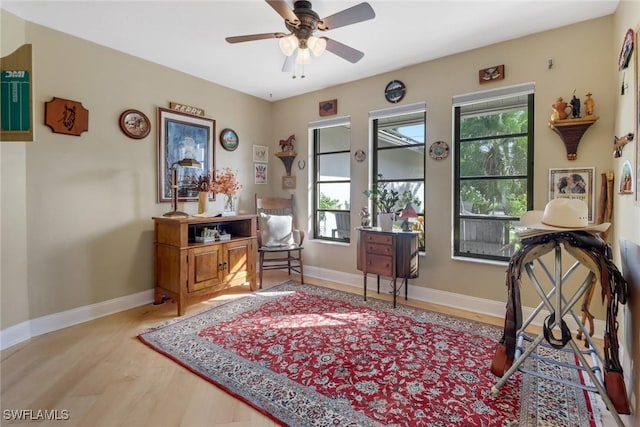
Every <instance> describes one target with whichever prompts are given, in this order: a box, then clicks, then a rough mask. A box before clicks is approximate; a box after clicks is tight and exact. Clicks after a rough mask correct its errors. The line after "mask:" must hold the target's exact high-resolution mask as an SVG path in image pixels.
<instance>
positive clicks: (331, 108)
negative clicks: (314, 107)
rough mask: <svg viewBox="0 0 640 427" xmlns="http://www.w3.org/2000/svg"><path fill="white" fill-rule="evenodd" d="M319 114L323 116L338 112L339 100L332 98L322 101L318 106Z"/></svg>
mask: <svg viewBox="0 0 640 427" xmlns="http://www.w3.org/2000/svg"><path fill="white" fill-rule="evenodd" d="M318 114H319V115H320V116H321V117H324V116H334V115H336V114H338V100H337V99H331V100H329V101H322V102H320V105H319V106H318Z"/></svg>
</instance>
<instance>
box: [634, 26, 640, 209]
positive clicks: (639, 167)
mask: <svg viewBox="0 0 640 427" xmlns="http://www.w3.org/2000/svg"><path fill="white" fill-rule="evenodd" d="M639 33H640V26H639V27H637V28H636V33H635V46H636V48H635V49H634V56H635V59H634V61H635V63H636V66H635V67H634V68H635V74H634V77H635V78H634V81H635V97H636V100H635V101H636V102H635V104H636V108H635V109H636V111H635V122H636V125H635V128H636V138H639V137H640V134H638V132H640V49H638V39H640V37H639V36H638V34H639ZM635 171H636V205H637V206H640V194H638V188H639V187H638V186H640V142H636V169H635Z"/></svg>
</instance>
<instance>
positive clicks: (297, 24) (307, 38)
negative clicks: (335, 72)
mask: <svg viewBox="0 0 640 427" xmlns="http://www.w3.org/2000/svg"><path fill="white" fill-rule="evenodd" d="M266 2H267V3H268V4H269V6H271V7H272V8H273V9H274V10H275V11H276V12H278V14H279V15H280V16H282V17H283V18H284V25H285V27H286V28H287V29H288V30H289V34H285V33H281V32H276V33H263V34H249V35H245V36H235V37H227V38H226V39H225V40H226V41H227V42H229V43H242V42H248V41H254V40H264V39H272V38H275V39H278V44H279V45H280V50H281V51H282V53H283V54H284V55H285V56H286V57H287V58H286V59H285V63H284V66H283V67H282V71H290V70H291V69H292V68H293V67H294V61H293V60H292V59H293V54H294V53H295V52H296V51H297V52H298V54H297V55H296V58H295V63H296V64H300V65H306V64H309V63H311V54H313V55H314V56H320V55H322V53H323V52H324V51H325V50H328V51H329V52H331V53H333V54H335V55H338V56H339V57H341V58H343V59H345V60H347V61H349V62H351V63H353V64H355V63H356V62H358V61H360V60H361V59H362V57H363V56H364V52H361V51H359V50H357V49H354V48H352V47H350V46H347V45H345V44H343V43H340V42H338V41H336V40H333V39H330V38H328V37H324V36H323V37H317V36H315V35H314V33H315V31H317V30H319V31H327V30H333V29H335V28H340V27H344V26H347V25H351V24H356V23H358V22H362V21H368V20H369V19H373V18H375V16H376V14H375V12H374V11H373V8H371V6H370V5H369V3H360V4H357V5H355V6H352V7H350V8H348V9H344V10H342V11H340V12H337V13H335V14H333V15H330V16H327V17H326V18H323V19H320V17H319V16H318V14H317V13H316V12H315V11H313V9H311V2H310V1H306V0H297V1H295V2H294V8H293V10H291V8H290V7H289V5H288V3H287V2H286V1H285V0H266ZM302 77H303V78H304V75H303V76H302ZM294 78H295V75H294Z"/></svg>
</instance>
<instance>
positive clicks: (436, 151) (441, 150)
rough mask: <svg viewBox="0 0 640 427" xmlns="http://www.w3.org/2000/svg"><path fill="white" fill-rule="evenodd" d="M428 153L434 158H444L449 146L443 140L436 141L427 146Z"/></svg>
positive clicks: (447, 153)
mask: <svg viewBox="0 0 640 427" xmlns="http://www.w3.org/2000/svg"><path fill="white" fill-rule="evenodd" d="M429 155H430V156H431V158H432V159H435V160H442V159H446V158H447V156H448V155H449V146H448V145H447V143H446V142H444V141H436V142H434V143H433V144H431V147H429Z"/></svg>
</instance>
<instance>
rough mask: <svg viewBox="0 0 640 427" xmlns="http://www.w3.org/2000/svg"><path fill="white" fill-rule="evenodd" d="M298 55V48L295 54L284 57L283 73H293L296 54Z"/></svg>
mask: <svg viewBox="0 0 640 427" xmlns="http://www.w3.org/2000/svg"><path fill="white" fill-rule="evenodd" d="M297 55H298V49H296V50H295V51H294V52H293V54H291V55H289V56H285V57H284V64H282V72H283V73H291V72H292V71H293V68H294V66H295V64H296V56H297Z"/></svg>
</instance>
